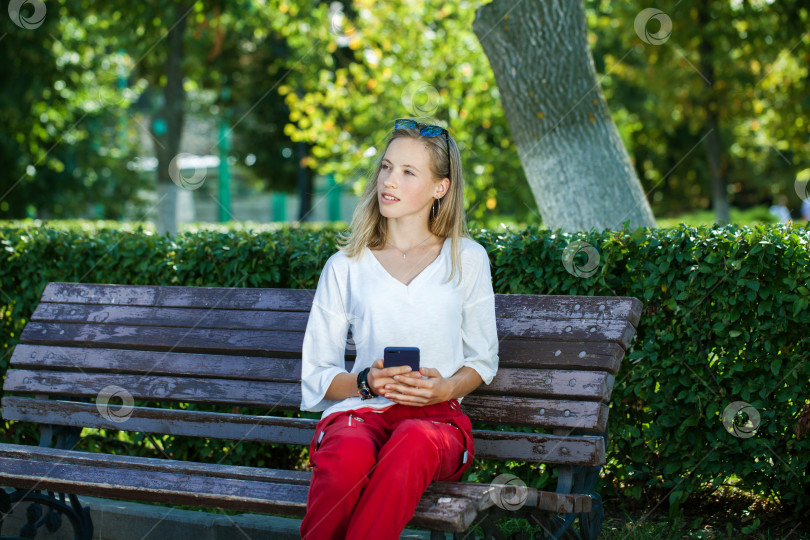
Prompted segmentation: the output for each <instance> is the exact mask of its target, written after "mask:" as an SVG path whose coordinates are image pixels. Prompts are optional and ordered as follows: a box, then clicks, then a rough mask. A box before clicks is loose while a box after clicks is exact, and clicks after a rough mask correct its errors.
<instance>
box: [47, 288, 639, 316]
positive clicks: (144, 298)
mask: <svg viewBox="0 0 810 540" xmlns="http://www.w3.org/2000/svg"><path fill="white" fill-rule="evenodd" d="M313 295H314V291H313V290H310V289H250V288H239V287H184V286H166V285H105V284H92V283H49V284H48V285H47V286H46V287H45V290H44V291H43V294H42V299H41V302H65V303H75V304H111V305H119V306H121V305H129V306H166V307H170V306H173V307H200V308H218V309H249V310H250V309H259V310H282V311H303V312H309V309H310V306H311V304H312V297H313ZM495 304H496V305H495V308H496V310H497V311H498V314H499V316H503V317H506V318H511V317H521V316H525V315H526V314H527V313H531V314H532V316H534V317H536V318H538V319H543V320H553V319H562V320H570V319H571V318H584V319H596V320H606V319H608V320H629V321H630V323H631V324H632V325H633V326H637V325H638V321H639V318H640V317H641V303H640V302H639V301H638V300H637V299H634V298H625V297H610V298H606V297H601V296H594V297H590V296H565V295H544V296H537V295H530V294H510V295H496V299H495Z"/></svg>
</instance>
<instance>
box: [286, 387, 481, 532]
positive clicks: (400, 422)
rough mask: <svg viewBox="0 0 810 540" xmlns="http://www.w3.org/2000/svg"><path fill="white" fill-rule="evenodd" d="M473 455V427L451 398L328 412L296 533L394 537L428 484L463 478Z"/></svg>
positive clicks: (318, 433) (318, 432)
mask: <svg viewBox="0 0 810 540" xmlns="http://www.w3.org/2000/svg"><path fill="white" fill-rule="evenodd" d="M472 460H473V440H472V425H471V424H470V419H469V418H468V417H467V415H466V414H464V413H463V412H462V411H461V408H460V407H459V404H458V401H456V400H455V399H451V400H449V401H445V402H443V403H437V404H434V405H428V406H425V407H414V406H409V405H400V404H398V403H395V404H394V405H392V406H391V407H389V408H387V409H385V410H384V411H382V412H374V410H373V409H371V408H369V407H363V408H360V409H356V410H353V411H342V412H337V413H333V414H330V415H329V416H327V417H326V418H323V419H321V420H320V422H318V424H317V426H316V427H315V435H314V436H313V437H312V443H311V444H310V447H309V461H310V462H309V465H310V466H311V467H313V474H312V481H311V483H310V486H309V494H308V496H307V513H306V515H305V516H304V520H303V521H302V522H301V529H300V532H301V538H303V539H305V540H325V539H340V540H343V539H346V538H350V539H352V540H363V539H366V538H374V539H386V538H390V539H397V538H399V535H400V534H401V533H402V531H403V529H405V525H407V524H408V522H409V521H410V520H411V518H413V514H414V511H415V510H416V506H417V504H418V503H419V499H420V498H421V497H422V494H423V493H424V492H425V490H426V489H427V487H428V485H429V484H430V482H431V481H433V480H445V481H455V480H458V479H460V478H461V475H462V473H463V472H464V471H465V470H466V469H467V468H468V467H469V466H470V464H471V463H472Z"/></svg>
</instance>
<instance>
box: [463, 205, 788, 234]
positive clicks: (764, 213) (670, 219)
mask: <svg viewBox="0 0 810 540" xmlns="http://www.w3.org/2000/svg"><path fill="white" fill-rule="evenodd" d="M730 219H731V223H733V224H735V225H749V226H750V225H756V224H759V223H776V221H777V220H776V218H775V217H774V216H772V215H771V213H770V212H769V211H768V207H767V206H755V207H753V208H747V209H745V210H740V209H739V208H734V207H732V208H731V210H730ZM716 222H717V221H716V219H715V215H714V212H713V211H711V210H696V211H694V212H689V213H685V214H680V215H677V216H658V217H656V224H657V226H658V227H659V228H672V227H675V226H677V225H678V224H679V223H683V224H685V225H689V226H692V227H697V226H699V225H712V224H714V223H716ZM469 223H470V225H471V227H473V228H479V227H480V228H486V229H491V230H504V229H508V230H512V231H515V230H522V229H525V228H526V226H527V225H538V226H539V227H540V228H545V227H543V225H542V223H536V222H532V221H529V222H525V221H515V220H514V219H512V218H510V217H509V216H493V217H491V218H489V219H486V220H484V221H480V222H479V221H476V220H472V219H471V220H469ZM801 223H803V220H800V219H799V220H797V221H796V224H801Z"/></svg>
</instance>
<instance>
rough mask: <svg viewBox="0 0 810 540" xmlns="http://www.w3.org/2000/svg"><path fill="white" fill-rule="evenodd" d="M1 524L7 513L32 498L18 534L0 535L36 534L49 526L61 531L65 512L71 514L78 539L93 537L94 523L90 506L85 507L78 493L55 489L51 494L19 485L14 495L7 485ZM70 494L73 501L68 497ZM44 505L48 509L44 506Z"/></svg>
mask: <svg viewBox="0 0 810 540" xmlns="http://www.w3.org/2000/svg"><path fill="white" fill-rule="evenodd" d="M0 492H2V494H0V511H2V514H0V527H2V524H3V521H4V520H5V518H6V516H8V515H9V514H11V513H13V511H14V510H15V506H16V507H17V508H19V509H20V511H21V509H22V507H23V506H22V503H23V502H28V503H29V504H28V506H27V507H26V508H25V518H26V523H25V524H24V525H23V526H22V527H21V528H20V534H19V535H17V536H11V537H8V536H2V537H0V538H20V537H22V538H36V535H37V531H38V530H39V529H40V528H41V527H45V528H46V529H47V530H48V531H50V532H51V533H53V532H56V531H58V530H59V529H60V528H61V527H62V516H65V517H67V519H68V521H70V524H71V526H72V528H73V539H74V540H92V539H93V523H92V521H90V510H89V508H86V507H85V508H82V506H81V504H80V503H79V499H78V498H77V497H76V496H75V495H66V494H64V493H61V494H59V495H60V496H59V497H58V498H57V496H56V495H55V494H54V493H51V492H48V493H47V494H45V493H42V492H41V491H32V490H29V489H22V488H20V489H17V490H16V491H14V492H13V493H11V495H9V494H7V493H6V491H5V490H4V489H0ZM65 497H67V498H68V500H69V501H70V503H69V504H68V501H66V500H65ZM43 506H44V507H45V508H47V510H43Z"/></svg>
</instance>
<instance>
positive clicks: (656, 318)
mask: <svg viewBox="0 0 810 540" xmlns="http://www.w3.org/2000/svg"><path fill="white" fill-rule="evenodd" d="M337 230H338V228H337V227H331V228H324V229H317V228H309V227H308V228H277V229H274V230H266V231H261V232H255V231H250V230H248V231H232V232H211V231H208V232H205V231H200V232H196V233H186V234H181V235H180V236H178V238H177V239H176V240H174V241H173V240H171V239H169V238H167V237H160V236H157V235H154V234H147V233H144V232H139V231H116V230H112V229H102V230H98V231H95V232H82V231H75V232H71V231H65V230H61V231H60V230H54V229H50V228H21V227H0V247H1V248H2V252H0V253H1V254H0V267H2V273H0V297H1V298H2V302H3V304H2V305H0V320H1V321H2V325H0V343H1V344H2V350H1V351H2V354H3V356H2V360H0V373H2V374H4V373H5V370H6V367H7V363H8V358H9V356H10V355H9V354H8V353H9V352H10V347H13V345H14V344H15V343H17V342H18V339H17V336H19V333H20V331H21V330H22V328H23V326H24V324H25V322H26V321H27V319H28V317H29V316H30V314H31V313H32V311H33V309H34V307H35V305H36V303H37V300H38V298H39V297H40V295H41V293H42V290H43V288H44V286H45V284H46V283H47V282H49V281H78V282H84V283H126V284H159V285H195V286H228V287H232V286H233V287H285V288H314V287H315V286H316V285H317V277H318V273H319V272H320V269H321V267H322V266H323V264H324V262H325V261H326V259H327V258H328V257H329V255H331V254H332V253H333V252H334V251H335V244H334V237H335V233H336V232H337ZM473 236H474V238H475V239H476V240H477V241H479V242H480V243H481V244H483V245H484V246H486V248H487V250H488V251H489V253H490V257H491V260H492V262H493V280H494V287H495V291H496V292H498V293H514V294H577V295H611V296H613V295H620V296H635V297H637V298H639V299H641V300H642V302H643V303H644V310H643V313H642V317H641V323H640V325H639V328H638V332H637V336H636V340H635V341H634V344H633V347H632V348H631V350H630V352H629V354H628V355H627V356H626V357H625V359H624V361H623V364H622V367H621V370H620V372H619V375H618V376H617V378H616V385H615V388H614V392H613V398H612V403H611V409H612V410H611V412H610V422H609V431H610V435H611V444H610V446H609V449H608V463H607V465H606V467H605V469H604V475H603V478H602V485H601V487H600V488H599V489H600V491H601V492H602V494H603V496H615V495H625V496H630V497H633V498H635V499H639V500H642V499H645V500H647V501H651V502H653V503H655V502H657V501H659V500H663V501H664V503H665V504H668V505H669V508H670V513H671V514H673V515H674V514H677V513H678V507H679V505H680V504H681V503H682V502H683V501H684V500H685V499H686V498H687V497H688V496H689V495H690V494H697V493H702V492H704V490H705V489H706V488H707V487H708V488H712V487H718V486H720V485H726V486H728V485H734V486H736V487H738V488H739V489H743V490H746V491H750V492H752V493H754V494H757V495H760V496H763V497H772V498H773V499H774V500H776V501H778V502H780V503H782V504H783V505H784V506H785V507H786V508H790V509H793V510H794V511H795V512H799V511H800V510H801V509H803V508H807V506H808V505H810V435H809V434H808V433H807V431H808V427H810V426H808V424H810V409H808V407H810V338H808V328H810V312H809V311H808V309H807V308H808V300H810V291H808V289H810V229H808V228H807V227H805V228H803V229H800V228H795V227H792V226H790V225H767V226H760V225H758V226H755V227H753V228H749V227H738V226H731V225H729V226H725V227H720V226H716V227H699V228H694V227H686V226H678V227H675V228H671V229H654V230H643V229H638V230H636V231H634V232H633V231H619V232H615V231H614V232H604V233H596V232H590V233H578V234H563V233H560V232H559V231H557V232H551V231H545V230H538V229H536V228H534V227H529V228H527V229H525V230H521V231H515V232H495V231H487V230H478V231H475V233H474V234H473ZM574 240H578V241H580V242H583V244H581V247H582V249H581V250H580V252H579V254H578V255H576V256H575V257H574V259H573V261H571V262H573V268H572V265H571V264H568V265H567V266H568V268H569V269H570V270H567V269H566V264H564V262H563V257H564V253H569V252H570V250H571V247H573V246H574V245H575V244H572V242H573V241H574ZM569 246H570V247H569ZM567 247H568V251H566V248H567ZM588 254H590V255H591V256H593V259H591V263H595V262H596V256H598V264H592V266H593V267H594V268H593V273H592V275H591V272H586V271H587V270H589V269H590V267H587V266H586V265H587V263H586V260H585V259H586V258H587V256H588ZM577 268H579V269H580V271H577ZM583 272H585V274H583ZM586 275H587V277H585V276H586ZM736 402H745V403H747V404H749V405H750V407H749V408H747V409H743V410H742V411H741V412H740V413H739V414H737V415H736V416H734V415H733V413H734V412H735V411H737V410H738V409H739V408H740V406H741V405H737V406H736V407H732V404H734V403H736ZM724 411H727V414H729V416H727V417H726V422H725V425H724V422H723V416H722V415H723V413H724ZM729 411H730V412H729ZM746 412H747V413H749V416H748V417H747V419H748V421H747V422H746ZM803 412H804V416H803V417H802V418H801V421H800V415H802V413H803ZM289 414H296V413H294V412H293V413H289ZM303 415H304V416H307V414H303ZM756 415H759V419H758V422H757V418H756ZM309 417H317V415H314V416H312V413H310V416H309ZM732 420H733V421H732ZM752 423H756V424H757V425H756V426H754V427H757V428H758V429H756V431H755V432H754V433H753V434H752V433H749V432H750V431H751V427H752ZM2 426H3V427H2V429H3V431H4V434H3V435H4V436H3V439H4V440H6V439H7V440H14V441H25V442H28V443H35V439H34V438H33V435H32V434H33V431H31V430H30V429H27V427H26V426H20V425H18V424H13V423H10V422H6V421H4V422H3V423H2ZM802 426H804V428H802ZM727 428H728V429H727ZM102 435H105V434H104V433H102ZM106 435H108V436H113V437H114V438H115V441H116V442H115V444H120V445H123V446H124V450H118V451H126V452H131V453H140V454H148V453H149V452H155V451H154V450H152V449H151V447H150V446H149V445H148V444H147V445H145V446H144V445H141V446H138V444H137V443H138V442H140V440H130V439H128V438H127V437H125V436H123V435H122V434H120V433H109V434H106ZM749 435H752V436H749ZM88 441H89V442H88V443H87V444H88V445H93V447H99V445H101V446H103V445H104V444H105V442H104V441H105V439H103V438H98V437H97V438H91V439H88ZM161 442H162V444H163V445H165V446H166V448H165V449H164V450H165V451H166V452H169V453H172V454H174V455H175V456H176V457H189V456H191V455H197V456H213V458H216V459H218V460H219V459H222V460H223V461H224V462H233V463H241V464H255V465H263V466H268V465H270V464H271V463H273V462H275V460H276V459H284V457H283V455H284V451H285V450H284V449H281V448H275V447H274V450H272V451H271V452H268V448H267V446H266V445H265V446H264V447H262V446H261V445H253V444H247V443H243V444H241V445H239V447H238V448H233V447H232V446H233V445H230V446H228V445H227V444H226V443H223V444H222V445H219V443H218V442H215V441H206V440H196V439H191V440H181V439H172V438H164V440H162V441H161ZM298 457H299V458H300V451H299V454H298ZM507 466H508V467H509V468H510V472H511V473H512V474H516V475H517V476H519V477H520V478H521V479H523V480H524V481H526V483H527V484H529V485H538V486H539V485H540V484H541V483H542V482H543V481H544V480H546V479H547V478H548V474H547V473H546V472H545V471H544V470H543V468H542V467H537V466H534V465H530V464H525V463H509V464H507ZM499 467H501V468H503V464H501V465H499ZM494 468H495V464H493V463H490V462H486V461H483V462H477V463H476V466H475V467H474V468H472V469H471V470H470V471H469V472H468V477H469V478H482V479H483V478H487V476H486V474H487V473H492V472H493V471H494Z"/></svg>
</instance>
